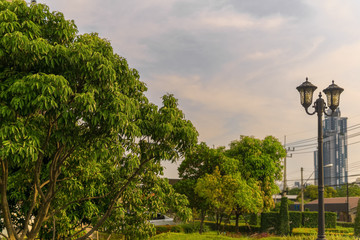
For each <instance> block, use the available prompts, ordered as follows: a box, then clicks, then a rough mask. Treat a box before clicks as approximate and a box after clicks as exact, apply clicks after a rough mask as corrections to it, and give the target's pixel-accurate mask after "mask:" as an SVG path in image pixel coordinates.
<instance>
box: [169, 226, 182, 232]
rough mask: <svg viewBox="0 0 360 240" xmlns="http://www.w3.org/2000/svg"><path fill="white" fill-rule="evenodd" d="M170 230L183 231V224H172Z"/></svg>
mask: <svg viewBox="0 0 360 240" xmlns="http://www.w3.org/2000/svg"><path fill="white" fill-rule="evenodd" d="M170 231H171V232H177V233H179V232H183V231H184V230H183V228H182V227H181V226H179V225H176V226H172V227H171V229H170Z"/></svg>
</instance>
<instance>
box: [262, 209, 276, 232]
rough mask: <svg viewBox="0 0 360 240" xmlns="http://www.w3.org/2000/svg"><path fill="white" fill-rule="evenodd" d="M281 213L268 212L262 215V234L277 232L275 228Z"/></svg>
mask: <svg viewBox="0 0 360 240" xmlns="http://www.w3.org/2000/svg"><path fill="white" fill-rule="evenodd" d="M278 215H279V213H277V212H268V213H261V226H260V230H261V231H262V232H270V233H272V232H275V226H276V224H277V223H278V219H279V216H278Z"/></svg>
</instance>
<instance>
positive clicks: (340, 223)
mask: <svg viewBox="0 0 360 240" xmlns="http://www.w3.org/2000/svg"><path fill="white" fill-rule="evenodd" d="M336 225H337V226H340V227H346V228H353V227H354V226H355V224H354V223H352V222H336Z"/></svg>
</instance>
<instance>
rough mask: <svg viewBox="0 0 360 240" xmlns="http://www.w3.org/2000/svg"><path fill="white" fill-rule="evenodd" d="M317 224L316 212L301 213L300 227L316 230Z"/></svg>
mask: <svg viewBox="0 0 360 240" xmlns="http://www.w3.org/2000/svg"><path fill="white" fill-rule="evenodd" d="M317 223H318V213H317V212H303V217H302V226H303V227H305V228H316V227H317Z"/></svg>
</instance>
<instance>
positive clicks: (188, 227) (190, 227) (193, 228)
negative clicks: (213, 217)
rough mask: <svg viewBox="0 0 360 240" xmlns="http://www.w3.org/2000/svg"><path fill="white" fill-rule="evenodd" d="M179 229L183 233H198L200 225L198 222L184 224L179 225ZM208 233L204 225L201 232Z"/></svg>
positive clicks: (207, 228)
mask: <svg viewBox="0 0 360 240" xmlns="http://www.w3.org/2000/svg"><path fill="white" fill-rule="evenodd" d="M180 227H181V228H182V229H183V230H184V233H195V232H199V230H200V223H199V222H194V223H186V224H181V225H180ZM208 231H209V227H208V226H207V225H206V224H204V226H203V232H208Z"/></svg>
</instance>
